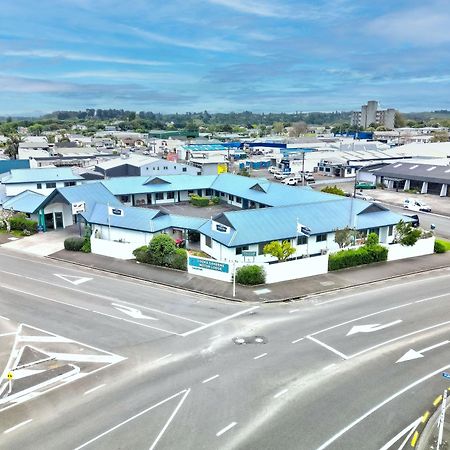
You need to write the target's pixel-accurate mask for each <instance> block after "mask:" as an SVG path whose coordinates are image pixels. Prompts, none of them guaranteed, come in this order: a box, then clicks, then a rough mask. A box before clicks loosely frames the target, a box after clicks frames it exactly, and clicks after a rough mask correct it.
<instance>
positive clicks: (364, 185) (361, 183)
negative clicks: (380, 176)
mask: <svg viewBox="0 0 450 450" xmlns="http://www.w3.org/2000/svg"><path fill="white" fill-rule="evenodd" d="M376 188H377V186H376V185H375V184H373V183H369V182H368V181H358V183H356V189H376Z"/></svg>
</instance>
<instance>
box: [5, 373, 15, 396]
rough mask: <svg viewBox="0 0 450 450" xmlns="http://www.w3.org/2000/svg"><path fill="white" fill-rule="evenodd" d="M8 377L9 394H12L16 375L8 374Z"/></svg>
mask: <svg viewBox="0 0 450 450" xmlns="http://www.w3.org/2000/svg"><path fill="white" fill-rule="evenodd" d="M6 377H7V378H8V380H9V386H8V394H11V391H12V380H13V378H14V374H13V373H12V372H8V375H6Z"/></svg>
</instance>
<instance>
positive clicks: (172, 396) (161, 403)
mask: <svg viewBox="0 0 450 450" xmlns="http://www.w3.org/2000/svg"><path fill="white" fill-rule="evenodd" d="M189 392H190V389H184V390H183V391H180V392H177V393H176V394H174V395H171V396H170V397H167V398H165V399H164V400H161V401H160V402H158V403H156V404H154V405H153V406H150V407H149V408H147V409H144V410H143V411H141V412H139V413H137V414H135V415H134V416H132V417H130V418H128V419H126V420H124V421H123V422H120V423H119V424H117V425H115V426H114V427H112V428H109V429H108V430H106V431H104V432H103V433H101V434H99V435H98V436H95V437H94V438H92V439H91V440H89V441H87V442H85V443H84V444H81V445H80V446H79V447H77V448H76V449H75V450H80V449H81V448H84V447H87V446H88V445H90V444H92V443H93V442H95V441H97V440H98V439H100V438H102V437H103V436H106V435H107V434H109V433H111V432H112V431H114V430H117V429H118V428H120V427H121V426H123V425H125V424H127V423H129V422H131V421H132V420H134V419H137V418H138V417H140V416H142V415H143V414H145V413H148V412H149V411H151V410H152V409H155V408H157V407H158V406H161V405H163V404H164V403H167V402H168V401H170V400H172V399H174V398H176V397H178V396H180V395H182V394H184V396H183V398H182V401H184V399H185V398H186V396H187V394H188V393H189ZM178 406H180V404H178ZM178 406H177V408H178V409H179V407H178ZM178 409H176V412H177V411H178ZM172 415H174V414H173V413H172ZM171 418H173V417H171ZM169 420H171V419H170V418H169ZM169 423H170V422H169ZM166 425H168V424H166ZM165 428H167V426H165ZM164 430H165V429H164ZM161 436H162V434H161V433H160V436H158V437H157V440H159V439H160V438H161ZM156 443H157V442H156ZM154 444H155V443H153V445H152V447H151V448H154Z"/></svg>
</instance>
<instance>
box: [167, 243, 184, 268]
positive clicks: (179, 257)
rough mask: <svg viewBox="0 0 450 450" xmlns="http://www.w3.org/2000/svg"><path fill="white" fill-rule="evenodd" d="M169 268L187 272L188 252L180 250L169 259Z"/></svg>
mask: <svg viewBox="0 0 450 450" xmlns="http://www.w3.org/2000/svg"><path fill="white" fill-rule="evenodd" d="M169 267H171V268H172V269H178V270H187V251H186V250H185V249H184V248H179V249H177V250H176V251H175V253H174V254H173V255H172V256H171V257H170V259H169Z"/></svg>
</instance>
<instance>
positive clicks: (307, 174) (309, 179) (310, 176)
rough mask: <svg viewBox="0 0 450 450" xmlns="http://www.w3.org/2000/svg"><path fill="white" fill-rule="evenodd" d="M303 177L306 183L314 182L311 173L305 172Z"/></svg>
mask: <svg viewBox="0 0 450 450" xmlns="http://www.w3.org/2000/svg"><path fill="white" fill-rule="evenodd" d="M303 177H304V179H305V181H306V182H307V183H308V184H314V183H315V182H316V180H315V179H314V177H313V175H312V174H311V173H305V174H304V175H303Z"/></svg>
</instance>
